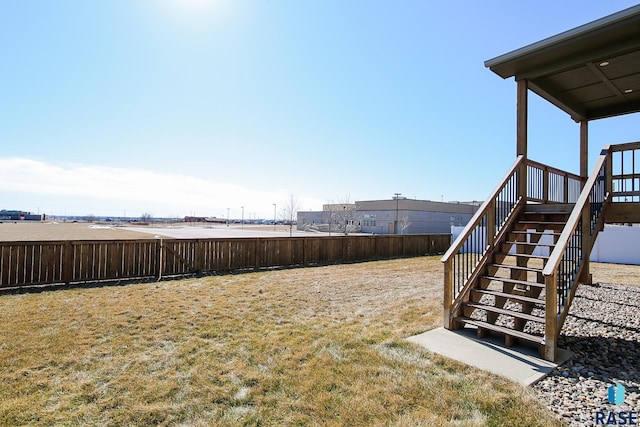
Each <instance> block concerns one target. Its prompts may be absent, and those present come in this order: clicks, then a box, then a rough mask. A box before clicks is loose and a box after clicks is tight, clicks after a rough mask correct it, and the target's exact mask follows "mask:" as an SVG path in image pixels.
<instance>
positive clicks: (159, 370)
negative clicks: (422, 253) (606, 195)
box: [0, 257, 637, 426]
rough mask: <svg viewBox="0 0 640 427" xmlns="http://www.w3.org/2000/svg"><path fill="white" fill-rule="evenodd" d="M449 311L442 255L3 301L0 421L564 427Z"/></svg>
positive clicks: (8, 297) (1, 298)
mask: <svg viewBox="0 0 640 427" xmlns="http://www.w3.org/2000/svg"><path fill="white" fill-rule="evenodd" d="M599 268H600V265H596V266H594V269H599ZM636 271H637V270H636ZM598 274H600V273H598ZM441 307H442V266H441V263H440V261H439V258H438V257H425V258H414V259H402V260H394V261H379V262H370V263H362V264H351V265H339V266H328V267H317V268H306V269H294V270H282V271H270V272H261V273H249V274H241V275H226V276H215V277H206V278H199V279H188V280H176V281H166V282H160V283H147V284H136V285H128V286H111V287H102V288H93V289H71V290H59V291H52V292H43V293H35V294H21V295H3V296H0V322H1V323H0V325H1V326H0V382H1V383H2V387H0V424H2V425H52V424H61V425H80V424H82V425H195V426H198V425H203V426H204V425H391V426H405V425H414V426H421V425H425V426H426V425H462V426H464V425H523V426H524V425H526V426H529V425H542V426H551V425H557V424H558V421H557V419H556V418H555V417H554V416H553V415H552V414H550V413H549V412H547V410H546V409H544V408H543V405H541V404H540V403H539V402H538V401H537V400H536V399H535V398H534V397H533V395H532V392H531V391H530V390H529V389H526V388H523V387H521V386H518V385H516V384H513V383H510V382H508V381H507V380H505V379H502V378H498V377H495V376H492V375H490V374H487V373H485V372H481V371H478V370H476V369H473V368H470V367H468V366H464V365H461V364H458V363H455V362H452V361H450V360H447V359H444V358H442V357H439V356H436V355H434V354H432V353H429V352H428V351H426V350H424V349H422V348H420V347H418V346H415V345H413V344H410V343H408V342H406V341H405V338H406V337H408V336H410V335H413V334H416V333H419V332H422V331H425V330H428V329H432V328H434V327H437V326H440V324H441Z"/></svg>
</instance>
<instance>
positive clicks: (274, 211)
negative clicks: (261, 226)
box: [273, 203, 276, 231]
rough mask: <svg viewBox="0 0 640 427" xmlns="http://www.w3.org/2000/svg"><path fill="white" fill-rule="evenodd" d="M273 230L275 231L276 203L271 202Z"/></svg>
mask: <svg viewBox="0 0 640 427" xmlns="http://www.w3.org/2000/svg"><path fill="white" fill-rule="evenodd" d="M273 231H276V204H275V203H274V204H273Z"/></svg>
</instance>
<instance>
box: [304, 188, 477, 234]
mask: <svg viewBox="0 0 640 427" xmlns="http://www.w3.org/2000/svg"><path fill="white" fill-rule="evenodd" d="M479 205H480V203H479V202H446V203H445V202H434V201H430V200H415V199H407V198H403V197H397V198H393V199H389V200H370V201H357V202H355V203H353V204H332V205H324V206H323V209H322V211H307V212H298V229H299V230H317V231H329V230H331V231H332V232H344V231H345V229H346V230H347V231H348V232H362V233H371V234H431V233H450V232H451V226H463V225H465V224H466V223H467V222H469V220H470V219H471V217H472V216H473V214H474V213H475V212H476V210H477V209H478V207H479Z"/></svg>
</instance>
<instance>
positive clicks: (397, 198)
mask: <svg viewBox="0 0 640 427" xmlns="http://www.w3.org/2000/svg"><path fill="white" fill-rule="evenodd" d="M393 194H394V195H395V196H396V221H395V223H394V224H393V234H398V200H399V196H400V194H402V193H393Z"/></svg>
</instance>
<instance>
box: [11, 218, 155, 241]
mask: <svg viewBox="0 0 640 427" xmlns="http://www.w3.org/2000/svg"><path fill="white" fill-rule="evenodd" d="M150 237H153V236H150V235H149V234H146V233H139V232H136V231H132V230H127V229H126V228H124V227H114V226H110V225H104V224H92V223H88V222H78V223H67V222H29V221H5V222H2V223H0V241H2V242H11V241H15V242H24V241H43V240H46V241H51V240H117V239H127V240H131V239H148V238H150Z"/></svg>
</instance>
